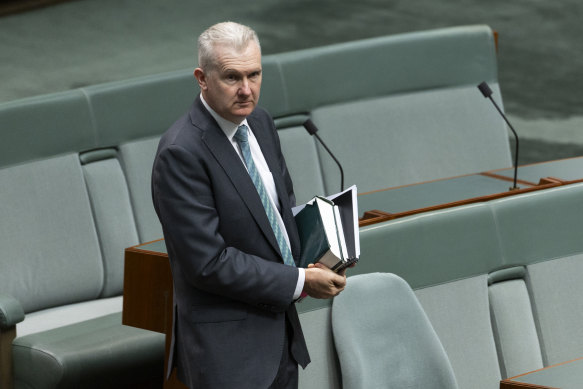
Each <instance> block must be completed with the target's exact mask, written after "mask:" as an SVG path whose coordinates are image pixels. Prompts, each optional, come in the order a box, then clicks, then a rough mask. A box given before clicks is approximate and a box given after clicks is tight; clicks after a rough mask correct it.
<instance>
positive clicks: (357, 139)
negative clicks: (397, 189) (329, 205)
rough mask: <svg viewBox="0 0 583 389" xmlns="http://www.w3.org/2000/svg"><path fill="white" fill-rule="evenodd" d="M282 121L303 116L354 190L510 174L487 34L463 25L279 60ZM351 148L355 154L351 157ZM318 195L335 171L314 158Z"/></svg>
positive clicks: (331, 184)
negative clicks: (486, 92)
mask: <svg viewBox="0 0 583 389" xmlns="http://www.w3.org/2000/svg"><path fill="white" fill-rule="evenodd" d="M274 58H275V59H276V60H277V61H278V62H279V63H280V68H281V77H282V78H283V80H284V83H283V87H284V88H285V89H284V90H285V92H286V96H285V99H280V100H282V101H284V102H285V104H279V105H278V107H281V106H284V107H287V112H279V114H280V115H282V114H285V113H287V114H288V115H291V114H298V113H311V114H312V115H313V121H314V123H315V124H316V125H317V126H318V127H319V129H320V133H319V134H320V136H321V137H322V138H323V139H325V141H326V142H327V143H328V146H329V147H330V148H331V149H332V150H334V152H335V153H336V154H337V157H338V158H339V160H340V161H341V162H342V163H343V165H344V169H345V181H346V182H348V183H349V184H356V185H357V186H358V189H359V192H366V191H369V190H374V189H380V188H386V187H391V186H397V185H404V184H409V183H414V182H419V181H422V180H428V179H435V178H442V177H448V176H455V175H461V174H467V173H474V172H481V171H487V170H492V169H497V168H504V167H509V166H511V160H510V148H509V141H508V134H507V130H506V126H505V124H504V121H503V120H502V119H501V118H500V117H499V115H498V113H497V112H496V110H495V109H494V108H493V107H492V106H491V105H490V104H488V102H487V101H485V100H484V98H483V96H482V95H481V94H480V92H479V91H478V89H477V88H476V86H477V85H478V84H479V83H480V82H482V81H487V82H488V83H489V84H490V85H491V87H492V89H493V90H494V92H495V93H494V96H493V97H494V98H495V99H497V101H498V103H499V104H501V99H500V93H499V88H498V82H497V64H496V52H495V44H494V39H493V34H492V30H491V29H490V28H488V27H487V26H465V27H454V28H445V29H439V30H430V31H422V32H415V33H408V34H398V35H393V36H386V37H379V38H373V39H366V40H360V41H353V42H347V43H341V44H336V45H329V46H326V47H317V48H313V49H306V50H300V51H294V52H289V53H282V54H278V55H275V56H274ZM355 150H357V152H355ZM320 157H321V164H322V169H323V177H324V179H325V186H326V188H325V189H326V190H327V192H330V193H333V192H335V191H336V188H338V187H339V181H340V180H339V177H338V174H337V172H338V170H337V167H336V166H335V164H334V162H333V161H332V160H331V159H330V158H329V157H328V155H327V154H325V153H320Z"/></svg>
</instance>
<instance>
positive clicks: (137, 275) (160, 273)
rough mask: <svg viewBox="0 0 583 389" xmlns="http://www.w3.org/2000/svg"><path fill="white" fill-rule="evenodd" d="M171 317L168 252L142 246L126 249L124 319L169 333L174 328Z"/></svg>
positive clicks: (135, 324)
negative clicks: (146, 248)
mask: <svg viewBox="0 0 583 389" xmlns="http://www.w3.org/2000/svg"><path fill="white" fill-rule="evenodd" d="M171 318H172V274H171V272H170V266H169V265H168V256H167V255H166V254H163V253H155V252H152V251H143V250H140V249H139V248H138V247H130V248H128V249H126V251H125V269H124V299H123V315H122V323H123V324H125V325H129V326H133V327H138V328H143V329H146V330H150V331H156V332H161V333H164V334H166V333H168V332H169V331H170V329H171V328H172V327H171V325H172V323H171Z"/></svg>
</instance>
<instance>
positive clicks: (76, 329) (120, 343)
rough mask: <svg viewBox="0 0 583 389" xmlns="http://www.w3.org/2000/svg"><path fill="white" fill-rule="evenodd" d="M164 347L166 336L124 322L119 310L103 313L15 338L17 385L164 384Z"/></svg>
mask: <svg viewBox="0 0 583 389" xmlns="http://www.w3.org/2000/svg"><path fill="white" fill-rule="evenodd" d="M163 350H164V336H163V335H162V334H153V333H150V332H148V331H143V330H139V329H136V328H132V327H127V326H122V325H121V314H120V313H116V314H112V315H107V316H102V317H100V318H97V319H93V320H89V321H85V322H82V323H77V324H73V325H69V326H64V327H60V328H57V329H54V330H50V331H47V332H41V333H36V334H32V335H28V336H22V337H18V338H16V339H15V340H14V345H13V355H14V362H15V363H14V379H15V387H16V388H59V389H61V388H62V389H64V388H95V389H97V388H120V389H121V388H127V387H136V388H137V387H144V388H147V387H149V386H148V384H150V381H152V380H154V382H156V380H157V383H158V385H159V387H161V385H162V380H161V378H162V376H163V372H162V370H163V365H164V363H163V362H164V359H163V356H164V351H163ZM140 382H142V383H143V386H142V385H140Z"/></svg>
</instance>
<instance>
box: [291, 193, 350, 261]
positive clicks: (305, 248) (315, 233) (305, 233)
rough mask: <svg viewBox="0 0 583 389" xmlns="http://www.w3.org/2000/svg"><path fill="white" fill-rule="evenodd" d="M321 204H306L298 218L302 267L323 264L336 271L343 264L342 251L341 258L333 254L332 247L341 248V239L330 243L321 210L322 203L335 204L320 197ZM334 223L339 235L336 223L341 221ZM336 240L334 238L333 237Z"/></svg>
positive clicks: (334, 221)
mask: <svg viewBox="0 0 583 389" xmlns="http://www.w3.org/2000/svg"><path fill="white" fill-rule="evenodd" d="M318 199H319V200H321V202H318V201H314V202H313V203H312V204H306V206H305V207H304V209H302V210H301V211H300V212H299V213H298V214H297V215H296V216H295V219H296V225H297V226H298V232H299V235H300V243H301V251H300V253H301V254H300V264H299V266H300V267H307V266H308V265H309V264H310V263H316V262H322V263H323V264H324V265H326V266H328V267H330V268H331V269H333V270H334V268H335V267H337V266H338V265H339V264H342V262H343V259H344V258H342V254H341V252H342V250H339V251H340V256H338V255H336V254H334V253H333V252H332V247H334V246H339V245H340V244H339V241H338V239H339V237H338V236H336V241H335V242H330V239H329V238H328V236H327V235H326V228H325V226H324V223H325V222H324V220H323V219H322V214H321V210H320V205H323V204H322V203H324V202H325V203H326V204H329V205H331V206H333V205H334V204H333V203H332V202H331V201H330V200H327V199H325V198H322V197H318ZM319 204H320V205H319ZM329 222H332V223H334V230H335V231H336V232H337V233H338V228H337V226H336V223H340V220H336V219H334V220H333V221H329ZM332 238H334V237H332Z"/></svg>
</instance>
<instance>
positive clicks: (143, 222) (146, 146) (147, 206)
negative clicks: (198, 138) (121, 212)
mask: <svg viewBox="0 0 583 389" xmlns="http://www.w3.org/2000/svg"><path fill="white" fill-rule="evenodd" d="M159 140H160V137H159V136H154V137H150V138H144V139H138V140H135V141H132V142H127V143H123V144H121V145H120V146H119V154H120V158H121V162H122V165H123V169H124V172H125V174H126V179H127V183H128V187H129V193H130V197H131V200H132V207H133V210H134V215H135V218H136V227H137V229H138V235H139V240H140V242H141V243H145V242H151V241H153V240H156V239H160V238H162V236H163V234H162V226H161V224H160V221H159V220H158V216H157V215H156V212H155V211H154V205H153V203H152V189H151V185H150V182H151V177H152V166H153V164H154V158H155V156H156V149H157V148H158V142H159Z"/></svg>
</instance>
